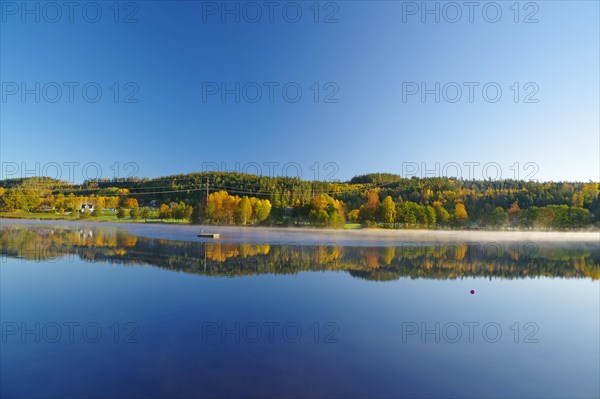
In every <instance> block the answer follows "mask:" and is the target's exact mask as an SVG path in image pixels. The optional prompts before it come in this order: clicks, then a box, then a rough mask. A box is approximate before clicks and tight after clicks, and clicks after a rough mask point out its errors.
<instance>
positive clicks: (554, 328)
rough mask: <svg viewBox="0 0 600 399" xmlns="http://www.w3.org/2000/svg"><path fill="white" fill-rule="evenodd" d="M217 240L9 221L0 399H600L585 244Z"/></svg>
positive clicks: (594, 251)
mask: <svg viewBox="0 0 600 399" xmlns="http://www.w3.org/2000/svg"><path fill="white" fill-rule="evenodd" d="M227 232H228V230H225V233H223V239H222V240H220V241H211V240H201V239H198V238H196V237H195V234H194V233H195V230H194V229H191V228H189V227H169V226H161V227H156V226H143V225H137V226H113V225H101V226H98V225H92V224H76V223H41V222H40V223H32V222H25V223H23V222H12V221H2V225H1V228H0V240H1V244H2V261H1V263H0V300H1V301H0V311H1V313H0V319H1V322H2V329H1V333H2V335H1V355H0V382H1V392H0V393H1V396H2V397H61V398H68V397H90V396H92V397H128V396H129V397H199V396H210V397H238V396H244V397H248V396H250V397H275V396H277V397H280V396H290V397H307V396H309V397H357V398H358V397H360V398H364V397H519V398H524V397H531V398H534V397H535V398H541V397H544V398H549V397H561V398H562V397H589V398H593V397H599V396H600V382H599V375H600V347H599V337H600V332H599V323H600V321H599V317H600V316H599V314H600V309H599V308H600V286H599V281H600V280H599V278H600V272H599V268H600V254H599V245H598V241H597V240H595V239H591V240H589V239H588V240H582V241H573V240H570V241H569V242H566V241H564V242H563V241H560V240H559V241H544V240H540V239H537V240H523V239H522V238H521V237H520V239H519V240H518V241H511V240H506V239H503V240H502V241H476V240H469V241H462V242H461V241H452V240H448V239H446V240H443V241H435V240H421V239H420V240H419V241H414V240H413V241H409V240H406V239H404V240H403V239H398V238H397V237H396V238H389V237H388V238H378V239H369V240H362V241H361V240H360V239H356V238H352V239H348V238H345V237H344V236H341V237H336V236H331V235H328V234H316V235H310V234H295V235H294V234H290V233H287V232H286V233H277V232H258V231H256V232H252V231H248V230H244V231H243V232H242V233H239V232H235V231H234V230H231V231H230V234H227ZM471 290H473V291H474V293H473V294H471Z"/></svg>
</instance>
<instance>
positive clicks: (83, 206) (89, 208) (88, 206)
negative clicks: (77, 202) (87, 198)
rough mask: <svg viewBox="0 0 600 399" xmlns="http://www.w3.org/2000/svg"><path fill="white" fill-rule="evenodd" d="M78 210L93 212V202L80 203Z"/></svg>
mask: <svg viewBox="0 0 600 399" xmlns="http://www.w3.org/2000/svg"><path fill="white" fill-rule="evenodd" d="M79 211H80V212H93V211H94V204H81V209H80V210H79Z"/></svg>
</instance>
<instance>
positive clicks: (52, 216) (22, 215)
mask: <svg viewBox="0 0 600 399" xmlns="http://www.w3.org/2000/svg"><path fill="white" fill-rule="evenodd" d="M0 218H7V219H31V220H77V221H90V222H119V223H175V224H188V223H189V222H188V221H187V220H178V219H165V220H162V219H155V218H150V219H148V220H143V219H138V220H134V219H132V218H130V217H129V216H127V217H126V218H123V219H119V218H118V217H117V212H104V214H103V215H102V216H96V217H88V218H81V217H79V215H77V216H72V215H71V214H57V213H52V212H35V213H33V212H23V211H15V212H0Z"/></svg>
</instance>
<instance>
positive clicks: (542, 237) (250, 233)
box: [0, 218, 600, 244]
mask: <svg viewBox="0 0 600 399" xmlns="http://www.w3.org/2000/svg"><path fill="white" fill-rule="evenodd" d="M3 225H63V226H69V225H71V226H77V225H79V226H98V227H102V226H107V227H118V228H123V229H125V230H127V231H129V232H130V233H132V234H136V235H141V236H147V237H151V238H162V239H174V240H183V241H196V242H223V243H230V242H252V240H254V241H253V242H259V241H260V242H264V243H274V244H275V243H281V242H286V241H287V242H297V241H300V242H304V243H313V244H314V243H315V241H317V242H321V243H323V244H326V243H333V242H336V243H337V242H345V243H347V244H353V243H357V242H368V243H369V244H374V243H377V242H380V243H385V244H390V243H392V242H401V243H402V242H404V243H405V242H406V241H416V242H432V241H442V242H456V241H461V242H465V243H468V242H497V241H500V242H515V241H536V242H544V241H548V242H557V241H558V242H597V243H600V230H596V231H536V230H530V231H526V230H433V229H431V230H430V229H414V230H413V229H377V228H361V229H329V228H318V227H278V226H270V227H269V226H228V225H193V224H180V223H153V222H111V221H94V220H40V219H17V218H0V226H3ZM200 229H204V231H205V232H210V233H219V234H221V238H220V239H216V240H215V239H203V238H198V237H196V234H197V232H198V231H199V230H200ZM297 239H298V240H297ZM257 240H259V241H257Z"/></svg>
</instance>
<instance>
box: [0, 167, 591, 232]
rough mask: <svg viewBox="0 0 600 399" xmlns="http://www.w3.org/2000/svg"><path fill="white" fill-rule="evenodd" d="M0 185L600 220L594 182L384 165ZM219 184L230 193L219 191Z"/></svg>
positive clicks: (422, 214) (121, 196)
mask: <svg viewBox="0 0 600 399" xmlns="http://www.w3.org/2000/svg"><path fill="white" fill-rule="evenodd" d="M0 187H2V189H0V194H1V197H0V200H1V202H0V206H1V207H2V208H3V210H10V209H15V208H16V209H24V210H28V211H33V210H34V209H35V208H36V207H39V206H40V204H46V205H47V206H53V207H56V208H61V209H62V210H67V208H68V207H73V206H74V204H72V203H69V204H65V203H64V201H63V202H60V201H59V202H58V203H56V198H58V197H60V198H62V197H63V196H64V197H70V198H71V202H73V201H75V202H76V200H73V197H75V198H78V199H79V202H81V201H92V202H98V204H99V206H102V205H103V200H101V199H100V198H102V197H106V198H109V199H110V198H112V202H111V204H112V205H113V207H116V206H119V207H122V206H125V205H126V207H127V208H131V207H133V205H137V206H139V207H144V206H150V205H152V206H156V207H158V206H160V205H161V204H165V205H168V206H170V204H173V203H175V204H184V205H185V206H188V207H190V208H198V211H197V212H196V214H197V218H200V219H202V218H204V221H208V222H214V223H220V222H231V223H235V220H234V219H235V218H234V216H235V215H234V210H232V211H231V212H230V213H229V214H230V215H229V216H230V217H226V216H223V215H224V213H223V215H221V217H214V218H211V217H209V216H210V215H208V214H207V213H206V211H207V203H209V202H210V201H209V202H207V193H208V194H209V195H211V196H212V195H213V194H217V193H219V192H220V193H221V194H220V195H221V196H222V198H220V199H219V198H216V197H214V198H213V199H214V201H215V203H217V202H218V203H219V204H221V202H219V201H225V202H227V198H229V197H232V198H234V199H235V198H237V200H231V201H233V202H235V203H236V204H238V205H239V202H240V201H241V200H242V199H243V198H244V197H248V198H249V199H252V198H255V199H260V200H268V202H269V204H270V212H269V217H267V218H266V219H265V220H264V222H265V223H272V224H278V223H283V222H285V223H287V224H290V223H291V224H294V223H300V224H302V223H312V224H318V225H330V226H339V225H342V224H343V223H345V222H346V221H348V222H356V223H362V224H366V225H374V224H379V225H381V226H388V227H410V226H421V227H432V226H440V225H442V226H443V225H446V226H473V227H476V226H485V225H491V226H493V227H501V226H509V225H515V226H516V225H519V226H521V227H535V226H537V225H538V224H539V225H540V227H544V226H546V227H548V228H551V227H561V226H562V227H565V228H568V227H583V226H586V225H590V224H594V223H596V224H597V223H598V216H599V211H598V209H599V199H598V183H596V182H593V183H592V182H588V183H583V182H535V181H518V180H487V181H484V180H460V179H452V178H444V177H432V178H416V177H412V178H403V177H401V176H398V175H393V174H386V173H380V174H368V175H363V176H357V177H354V178H352V179H351V180H350V181H348V182H319V181H305V180H301V179H297V178H291V177H267V176H257V175H249V174H242V173H237V172H205V173H191V174H185V175H184V174H182V175H173V176H165V177H159V178H152V179H148V178H143V179H140V178H129V179H113V180H90V181H86V182H84V183H83V184H82V185H72V184H68V183H66V182H62V181H57V180H54V179H49V178H29V179H10V180H2V181H0ZM225 192H226V194H227V195H228V196H229V197H225V196H224V195H225V194H223V193H225ZM15 198H16V199H15ZM115 198H117V199H118V201H117V200H116V199H115ZM126 200H128V202H127V203H125V201H126ZM132 200H135V204H134V201H132ZM53 201H54V202H55V203H53ZM231 201H229V202H231ZM21 202H25V204H22V203H21ZM233 202H232V203H233ZM182 206H183V205H182ZM219 206H221V205H219ZM231 206H232V207H233V206H234V205H231ZM239 206H246V205H239ZM211 209H212V208H210V207H209V209H208V211H210V210H211ZM232 209H233V208H232ZM223 212H225V211H223ZM225 213H226V212H225ZM565 218H567V219H569V220H566V219H565ZM244 220H245V219H244ZM200 221H202V220H200Z"/></svg>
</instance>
